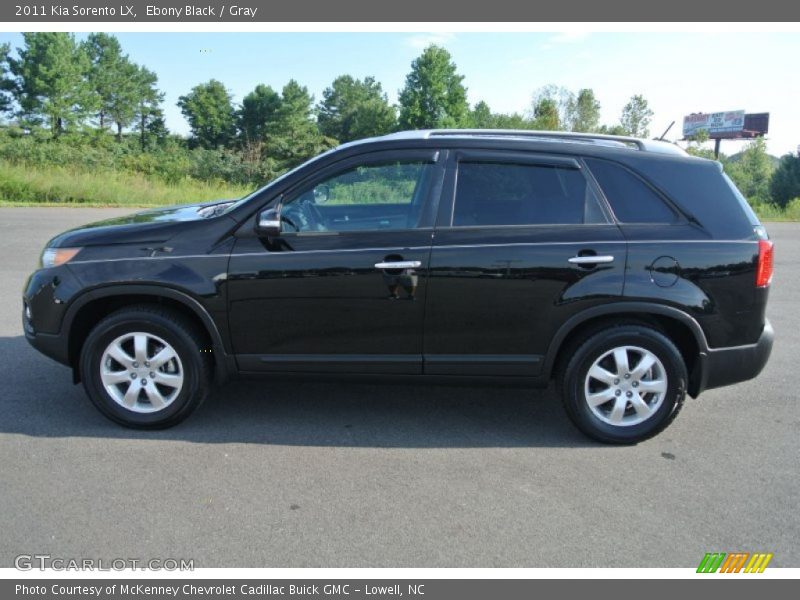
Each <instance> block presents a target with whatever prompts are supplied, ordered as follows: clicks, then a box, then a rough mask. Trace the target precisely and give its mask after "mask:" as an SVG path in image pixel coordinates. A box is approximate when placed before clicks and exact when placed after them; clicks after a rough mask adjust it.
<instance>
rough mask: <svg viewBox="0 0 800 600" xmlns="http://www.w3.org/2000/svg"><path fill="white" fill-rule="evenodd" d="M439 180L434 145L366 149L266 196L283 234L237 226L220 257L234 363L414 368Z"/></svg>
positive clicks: (353, 369) (250, 367)
mask: <svg viewBox="0 0 800 600" xmlns="http://www.w3.org/2000/svg"><path fill="white" fill-rule="evenodd" d="M442 178H443V167H442V166H441V165H440V164H439V153H438V152H434V151H429V150H419V151H401V152H398V151H393V152H385V153H372V154H370V155H368V156H367V157H366V158H365V157H360V158H354V159H349V160H347V161H344V162H340V163H336V165H335V166H332V167H329V168H327V169H325V170H323V171H322V172H320V173H318V174H317V175H315V176H313V177H312V178H311V179H310V180H306V181H305V182H304V183H301V184H300V185H299V186H297V187H296V188H295V189H293V190H291V191H289V192H288V193H286V194H284V196H283V197H282V198H281V199H276V200H275V201H274V204H275V205H277V204H278V203H280V204H281V218H282V222H283V225H282V227H283V231H282V234H281V235H280V236H279V237H277V238H272V239H270V238H266V237H263V236H258V235H255V234H252V233H249V232H247V231H246V232H243V235H240V236H239V237H238V239H237V242H236V245H235V247H234V250H233V254H232V257H231V261H230V266H229V273H228V290H229V325H230V332H231V338H232V340H233V346H234V351H235V353H236V358H237V361H238V363H239V368H240V369H241V370H242V371H253V372H257V371H285V372H292V371H294V372H297V371H308V372H340V373H341V372H350V373H408V374H418V373H421V372H422V329H423V319H424V309H425V299H426V294H427V277H428V262H429V258H430V246H431V238H432V232H433V222H434V214H435V210H436V208H435V205H436V202H437V200H438V191H439V189H440V184H441V180H442ZM250 231H252V225H250Z"/></svg>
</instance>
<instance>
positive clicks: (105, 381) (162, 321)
mask: <svg viewBox="0 0 800 600" xmlns="http://www.w3.org/2000/svg"><path fill="white" fill-rule="evenodd" d="M142 340H144V341H142ZM207 346H208V344H207V343H205V342H204V338H203V336H202V334H201V332H200V331H198V329H197V327H195V326H194V324H192V323H191V322H190V321H189V320H187V319H186V318H185V317H183V316H182V315H181V314H180V313H178V312H176V311H172V310H169V309H165V308H162V307H160V306H156V305H141V306H133V307H128V308H124V309H121V310H119V311H117V312H114V313H112V314H110V315H109V316H107V317H106V318H104V319H103V320H102V321H100V322H99V323H98V324H97V325H96V326H95V327H94V329H92V331H91V332H90V333H89V335H88V336H87V338H86V341H85V343H84V345H83V348H82V350H81V355H80V370H81V378H82V380H83V385H84V388H85V389H86V393H87V394H88V396H89V398H90V399H91V401H92V402H93V403H94V405H95V406H96V407H97V408H98V409H99V410H100V412H101V413H103V414H104V415H105V416H106V417H108V418H109V419H111V420H112V421H114V422H116V423H119V424H120V425H124V426H125V427H131V428H135V429H163V428H166V427H171V426H173V425H176V424H177V423H180V422H181V421H183V420H184V419H185V418H186V417H188V416H189V415H190V414H191V413H192V412H193V411H195V410H196V409H197V408H198V407H199V406H200V404H202V402H203V400H204V399H205V397H206V395H207V394H208V390H209V387H210V384H211V373H212V372H213V370H212V364H211V362H212V361H211V355H210V353H208V352H205V351H204V350H206V348H207ZM162 351H164V352H162ZM141 356H144V357H146V358H147V359H148V360H147V361H146V362H144V363H143V364H141V363H142V361H138V360H136V359H137V358H139V357H141ZM168 357H169V358H168ZM167 358H168V360H167ZM150 360H152V361H153V362H152V363H151V362H150ZM164 360H166V362H164V363H163V364H160V363H161V361H164ZM148 386H149V387H148Z"/></svg>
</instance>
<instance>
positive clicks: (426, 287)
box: [23, 130, 773, 443]
mask: <svg viewBox="0 0 800 600" xmlns="http://www.w3.org/2000/svg"><path fill="white" fill-rule="evenodd" d="M772 257H773V247H772V242H771V241H769V239H768V237H767V234H766V232H765V230H764V228H763V227H762V226H761V224H760V223H759V221H758V219H757V218H756V216H755V215H754V214H753V212H752V211H751V210H750V208H749V207H748V205H747V203H746V202H745V200H744V198H743V197H742V196H741V194H740V193H739V192H738V191H737V190H736V188H735V186H734V185H733V184H732V183H731V181H730V180H729V179H728V178H727V176H726V175H725V174H723V172H722V168H721V166H720V165H719V164H718V163H716V162H713V161H708V160H703V159H700V158H693V157H689V156H687V155H686V154H685V153H684V152H683V151H682V150H681V149H679V148H677V147H676V146H674V145H672V144H668V143H666V142H658V141H646V140H639V139H632V138H620V137H607V136H592V135H579V134H561V133H557V134H556V133H540V132H520V131H468V130H436V131H418V132H407V133H399V134H394V135H389V136H386V137H381V138H375V139H370V140H364V141H360V142H354V143H350V144H345V145H343V146H341V147H339V148H337V149H335V150H333V151H330V152H327V153H325V154H323V155H321V156H319V157H317V158H315V159H313V160H311V161H309V162H307V163H306V164H304V165H302V166H301V167H299V168H297V169H295V170H294V171H291V172H290V173H288V174H286V175H284V176H282V177H280V178H278V179H276V180H275V181H273V182H272V183H270V184H269V185H267V186H266V187H264V188H262V189H260V190H258V191H256V192H254V193H253V194H251V195H250V196H247V197H246V198H243V199H241V200H239V201H236V202H231V201H227V202H222V203H208V204H203V205H199V206H198V205H194V206H178V207H172V208H165V209H157V210H149V211H145V212H140V213H138V214H135V215H132V216H129V217H122V218H118V219H112V220H108V221H103V222H101V223H95V224H93V225H88V226H86V227H82V228H79V229H75V230H72V231H68V232H66V233H63V234H61V235H59V236H57V237H55V238H54V239H53V240H51V241H50V243H49V244H48V245H47V248H46V249H45V250H44V253H43V255H42V265H41V269H40V270H38V271H36V272H35V273H34V274H33V275H32V276H31V277H30V280H29V281H28V284H27V287H26V290H25V293H24V306H23V314H24V317H23V320H24V326H25V333H26V336H27V338H28V340H30V342H31V344H33V346H35V347H36V348H37V349H38V350H40V351H41V352H43V353H44V354H46V355H48V356H50V357H52V358H54V359H55V360H57V361H59V362H61V363H64V364H65V365H69V366H71V367H72V369H73V372H74V380H75V381H76V382H78V381H82V382H83V385H84V386H85V388H86V391H87V393H88V395H89V397H90V398H91V400H92V401H93V402H94V404H95V405H96V406H97V407H98V408H99V409H100V411H101V412H102V413H103V414H105V415H106V416H107V417H109V418H111V419H113V420H114V421H116V422H118V423H121V424H123V425H127V426H130V427H140V428H156V427H167V426H170V425H174V424H175V423H178V422H179V421H181V420H182V419H184V418H185V417H187V416H188V415H189V414H190V413H191V412H192V411H193V410H194V409H195V408H197V406H198V405H199V404H200V403H201V402H202V400H203V398H204V397H205V396H206V393H207V391H208V389H209V385H210V384H211V383H212V381H213V380H216V381H217V382H221V381H224V380H226V379H228V378H230V377H231V376H243V375H255V374H270V373H296V374H310V373H327V374H345V375H365V374H368V375H372V376H378V378H379V379H380V378H386V379H388V378H390V377H391V378H392V379H394V378H396V377H397V376H409V377H414V376H419V377H422V378H423V379H424V378H439V379H447V378H463V377H469V378H472V379H473V380H476V381H477V380H484V381H496V382H503V381H506V382H510V381H513V382H520V383H526V382H527V383H530V384H533V385H540V386H544V385H547V383H548V382H549V381H550V380H551V379H555V380H556V385H557V388H558V390H559V392H560V393H561V396H562V398H563V402H564V406H565V407H566V411H567V414H568V415H569V417H570V418H571V419H572V421H574V423H575V425H577V426H578V427H579V428H580V429H581V430H582V431H583V432H584V433H586V434H587V435H589V436H591V437H593V438H595V439H597V440H601V441H603V442H612V443H633V442H637V441H640V440H643V439H645V438H648V437H650V436H652V435H655V434H656V433H658V432H659V431H661V430H662V429H664V427H666V426H667V425H668V424H669V423H670V422H671V421H672V420H673V419H674V418H675V416H676V415H677V413H678V411H679V410H680V408H681V405H682V403H683V401H684V397H685V396H686V394H687V393H688V394H689V395H690V396H693V397H696V396H697V395H698V394H700V393H701V392H702V391H703V390H706V389H709V388H713V387H719V386H723V385H728V384H732V383H736V382H739V381H743V380H746V379H750V378H753V377H755V376H756V375H758V373H759V372H760V371H761V369H762V368H763V367H764V364H765V363H766V361H767V359H768V357H769V354H770V351H771V348H772V338H773V332H772V328H771V326H770V324H769V322H768V321H767V319H766V318H765V314H764V313H765V308H766V304H767V295H768V291H769V286H770V280H771V278H772ZM521 393H522V392H521Z"/></svg>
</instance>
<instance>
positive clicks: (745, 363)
mask: <svg viewBox="0 0 800 600" xmlns="http://www.w3.org/2000/svg"><path fill="white" fill-rule="evenodd" d="M774 338H775V331H774V330H773V329H772V325H771V324H770V322H769V321H766V322H765V323H764V330H763V331H762V332H761V336H760V337H759V338H758V341H757V342H756V343H755V344H749V345H747V346H735V347H732V348H714V349H709V350H707V351H706V352H703V353H701V355H700V370H699V375H700V376H699V377H698V378H696V379H695V381H694V382H693V385H690V388H689V393H690V394H691V395H692V396H697V395H698V394H700V393H701V392H703V391H705V390H710V389H712V388H717V387H722V386H725V385H731V384H734V383H739V382H740V381H747V380H748V379H753V378H754V377H756V376H758V374H759V373H761V371H762V369H763V368H764V365H766V364H767V360H769V355H770V353H771V352H772V342H773V340H774Z"/></svg>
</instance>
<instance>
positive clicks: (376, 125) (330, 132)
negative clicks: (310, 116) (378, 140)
mask: <svg viewBox="0 0 800 600" xmlns="http://www.w3.org/2000/svg"><path fill="white" fill-rule="evenodd" d="M322 98H323V100H322V102H321V103H320V104H319V107H318V114H317V122H318V124H319V130H320V132H321V133H322V134H323V135H325V136H328V137H330V138H334V139H337V140H339V141H340V142H350V141H352V140H357V139H360V138H365V137H373V136H377V135H384V134H387V133H389V132H391V131H393V130H394V129H395V128H396V126H397V115H396V114H395V110H394V108H393V107H392V106H391V105H390V104H389V99H388V98H387V97H386V94H385V93H384V91H383V88H382V87H381V84H380V83H378V82H377V81H376V80H375V78H374V77H366V78H364V80H363V81H362V80H360V79H354V78H353V77H351V76H350V75H342V76H340V77H337V78H336V79H335V80H334V81H333V84H332V85H331V87H329V88H327V89H326V90H325V91H324V92H322Z"/></svg>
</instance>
